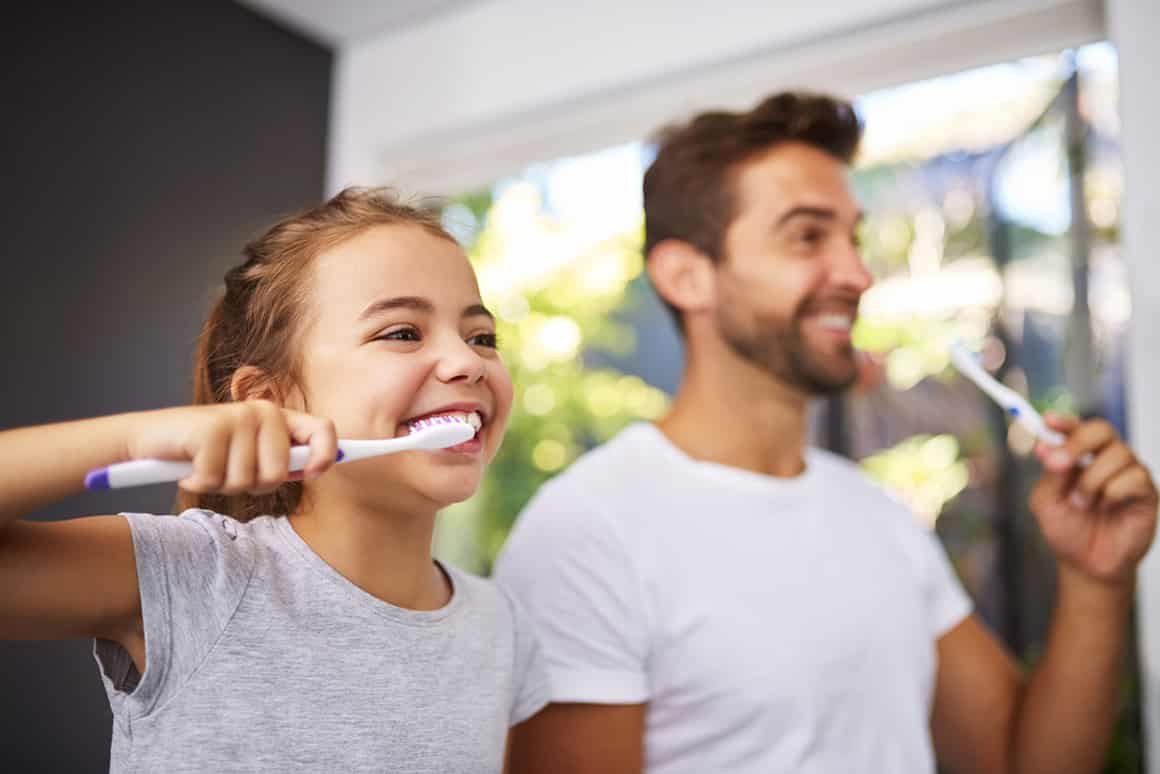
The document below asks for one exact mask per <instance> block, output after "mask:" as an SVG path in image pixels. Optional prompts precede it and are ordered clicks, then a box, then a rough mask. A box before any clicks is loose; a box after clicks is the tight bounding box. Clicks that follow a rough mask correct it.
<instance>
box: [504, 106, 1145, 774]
mask: <svg viewBox="0 0 1160 774" xmlns="http://www.w3.org/2000/svg"><path fill="white" fill-rule="evenodd" d="M860 135H861V126H860V122H859V120H858V118H857V117H856V115H855V113H854V111H853V110H852V108H851V107H850V105H849V104H847V103H845V102H841V101H837V100H834V99H830V98H827V97H822V96H814V95H806V94H781V95H777V96H774V97H771V98H769V99H767V100H766V101H764V102H762V103H761V104H760V105H758V106H757V107H756V108H754V109H753V110H752V111H750V112H748V113H741V114H732V113H709V114H705V115H701V116H699V117H697V118H695V119H694V120H693V121H692V122H691V123H689V124H687V125H685V126H683V127H679V128H677V129H675V130H671V131H670V132H669V133H668V134H667V135H666V136H664V137H663V139H662V141H661V143H660V147H659V151H658V154H657V157H656V160H655V161H654V163H653V164H652V166H651V167H650V169H649V170H648V173H647V174H646V175H645V181H644V199H645V221H646V242H645V246H646V250H647V265H648V272H649V276H650V278H651V280H652V282H653V284H654V286H655V288H656V290H657V292H658V293H659V294H660V296H661V298H662V299H663V300H664V301H665V302H666V303H667V304H668V306H669V307H670V308H671V310H672V311H673V313H674V315H675V316H676V319H677V321H678V324H679V326H680V328H681V330H682V332H683V334H684V337H685V341H686V344H687V348H686V351H687V356H686V357H687V360H686V363H685V370H684V374H683V379H682V383H681V387H680V389H679V391H678V393H677V396H676V399H675V401H674V404H673V407H672V411H671V413H670V414H669V415H668V416H666V417H665V418H664V419H663V420H661V421H660V422H658V423H657V424H656V425H655V426H654V425H650V424H638V425H635V426H633V427H631V428H629V429H628V430H626V431H625V432H624V433H622V434H621V435H620V436H618V437H617V438H616V439H614V440H613V441H612V442H610V443H609V444H607V445H605V446H604V447H601V448H599V449H596V450H594V451H593V452H591V453H589V454H587V455H585V457H584V458H582V459H581V460H579V461H578V462H577V463H576V464H575V465H574V466H573V467H572V468H571V469H570V470H569V471H567V472H565V473H564V474H562V475H560V476H558V477H557V478H556V479H554V480H553V481H551V482H549V483H548V484H547V485H546V486H545V487H544V488H543V489H542V491H541V492H540V493H539V494H538V495H537V496H536V498H535V499H534V500H533V501H532V502H531V503H530V504H529V506H528V508H527V509H526V510H525V512H524V513H523V514H522V515H521V517H520V520H519V521H518V522H517V524H516V527H515V530H514V532H513V534H512V536H511V538H510V540H509V543H508V545H507V546H506V548H505V550H504V552H503V554H502V555H501V557H500V560H499V563H498V567H497V575H498V577H499V579H500V581H501V582H503V583H506V584H507V585H508V586H509V588H511V589H513V590H514V591H515V592H516V593H517V595H518V596H519V597H520V599H521V601H522V603H523V604H524V606H526V607H527V608H528V610H529V611H530V612H531V613H532V615H533V617H534V618H535V619H536V621H537V624H538V628H539V632H540V636H541V639H542V643H543V647H544V649H545V651H546V655H547V661H548V664H549V666H550V669H551V671H552V683H553V704H551V705H549V707H548V708H547V709H546V710H545V711H544V712H542V713H540V715H539V716H538V717H537V718H535V719H533V720H532V721H530V722H529V723H527V724H525V726H524V727H523V728H522V729H521V730H520V732H519V733H518V734H517V735H516V737H515V739H514V741H513V749H512V755H513V759H512V764H513V770H514V771H516V772H553V773H555V774H578V773H580V772H584V773H585V774H597V773H599V774H620V773H622V772H624V773H627V772H633V773H634V774H636V773H638V772H642V771H647V772H649V774H673V773H674V772H697V773H698V774H715V773H717V772H745V773H747V774H748V773H750V772H751V773H752V774H771V773H772V772H834V773H835V774H850V773H851V772H874V773H875V774H896V773H899V772H930V771H934V769H935V766H936V759H937V761H938V762H939V763H940V764H941V765H943V766H945V767H947V768H948V769H949V770H950V771H953V772H987V774H993V773H994V772H1016V771H1017V772H1036V773H1037V774H1044V773H1046V772H1050V773H1051V774H1064V773H1066V772H1081V771H1083V772H1091V771H1098V770H1100V769H1101V767H1102V760H1103V756H1104V754H1105V750H1106V747H1107V743H1108V739H1109V736H1110V733H1111V728H1112V726H1113V723H1114V719H1115V715H1116V697H1117V691H1116V686H1117V680H1118V676H1119V670H1120V665H1121V658H1122V655H1123V651H1124V639H1125V629H1126V624H1127V621H1128V616H1129V611H1130V606H1131V601H1132V595H1133V588H1134V577H1135V569H1136V565H1137V564H1138V563H1139V561H1140V559H1141V558H1142V557H1143V555H1144V554H1145V552H1146V551H1147V549H1148V546H1149V545H1150V543H1151V541H1152V536H1153V533H1154V531H1155V523H1156V510H1157V493H1156V488H1155V486H1154V485H1153V483H1152V480H1151V477H1150V476H1149V474H1148V472H1147V471H1146V470H1145V469H1144V468H1143V467H1142V466H1141V465H1140V463H1139V462H1138V461H1137V460H1136V458H1135V457H1134V456H1133V454H1132V452H1131V451H1130V450H1129V449H1128V448H1127V447H1126V446H1125V445H1124V443H1123V442H1122V441H1121V440H1120V439H1119V438H1118V437H1117V435H1116V433H1115V431H1114V430H1113V429H1112V428H1111V427H1110V426H1109V425H1108V424H1106V423H1104V422H1101V421H1091V422H1084V423H1082V424H1081V423H1078V422H1076V421H1075V420H1072V419H1066V418H1062V417H1052V418H1051V419H1050V423H1051V424H1052V426H1053V427H1054V428H1056V429H1057V430H1059V431H1061V432H1063V433H1064V434H1065V435H1066V436H1067V442H1066V445H1065V446H1063V447H1061V448H1058V449H1049V448H1047V447H1044V446H1042V445H1041V446H1040V448H1039V449H1038V450H1037V453H1038V455H1039V458H1040V460H1041V462H1042V463H1043V465H1044V469H1045V472H1044V475H1043V476H1042V478H1041V479H1040V481H1039V482H1038V484H1037V486H1036V488H1035V490H1034V492H1033V494H1032V496H1031V507H1032V510H1033V511H1034V512H1035V515H1036V517H1037V519H1038V521H1039V524H1040V526H1041V528H1042V531H1043V533H1044V536H1045V538H1046V540H1047V543H1048V545H1049V546H1050V547H1051V549H1052V551H1053V552H1054V554H1055V556H1056V557H1057V559H1058V579H1059V583H1058V598H1057V602H1056V609H1055V615H1054V621H1053V623H1052V627H1051V632H1050V635H1049V638H1048V643H1047V646H1046V650H1045V652H1044V653H1043V654H1042V657H1041V658H1040V659H1039V662H1038V666H1037V668H1036V669H1035V670H1034V672H1033V673H1032V674H1031V675H1030V676H1028V677H1027V678H1024V677H1023V676H1022V675H1021V672H1020V669H1019V668H1018V667H1017V666H1016V664H1015V663H1014V662H1013V661H1012V659H1011V657H1010V656H1009V655H1008V654H1007V653H1006V652H1005V651H1004V650H1003V648H1002V647H1001V646H1000V645H999V644H998V642H997V641H996V640H995V639H994V638H993V637H992V636H991V635H990V634H989V633H988V632H987V631H986V630H985V629H984V627H983V626H982V625H981V623H980V622H979V621H978V619H977V618H976V617H975V616H974V615H972V614H971V605H970V602H969V600H968V598H967V596H966V594H965V593H964V592H963V590H962V589H961V587H960V585H959V584H958V582H957V580H956V579H955V577H954V573H953V571H952V569H951V567H950V565H949V562H948V561H947V559H946V557H945V555H944V553H943V552H942V549H941V548H940V547H939V546H938V543H937V541H936V540H935V539H934V537H932V536H931V534H930V533H929V532H927V531H926V530H924V529H922V528H921V527H919V526H918V525H916V523H915V520H914V519H913V517H912V516H911V515H910V514H909V513H907V512H906V511H905V510H904V509H903V508H902V507H901V506H899V505H897V504H896V503H895V502H894V501H893V500H891V499H889V498H888V497H886V496H885V495H884V494H882V493H881V492H880V491H879V490H878V489H877V488H876V487H875V486H874V485H872V484H871V483H869V482H868V481H867V480H866V479H864V478H863V477H862V476H861V475H860V474H859V473H858V471H857V468H856V467H854V466H853V465H852V464H851V463H849V462H847V461H845V460H842V459H840V458H838V457H835V456H832V455H829V454H826V453H824V452H822V451H819V450H814V449H810V448H807V447H806V444H805V439H806V433H807V427H806V422H807V420H806V408H807V403H808V401H809V400H810V399H811V398H813V397H815V396H819V395H825V394H830V393H834V392H836V391H838V390H841V389H843V388H844V387H846V386H848V385H849V384H850V383H851V381H852V380H853V379H854V378H855V372H856V362H855V354H854V351H853V350H852V348H851V345H850V326H851V323H852V322H853V321H854V317H855V314H856V312H857V308H858V301H859V297H860V296H861V295H862V293H863V292H864V291H865V290H866V289H867V287H869V285H870V283H871V277H870V275H869V273H868V272H867V270H866V267H865V266H864V265H863V262H862V259H861V256H860V254H859V250H858V246H857V242H856V238H855V232H856V230H857V226H858V223H859V220H860V219H861V217H862V214H861V212H860V210H859V207H858V204H857V203H856V202H855V200H854V197H853V196H852V194H851V191H850V186H849V181H848V164H849V162H850V159H851V158H852V156H853V155H854V152H855V150H856V148H857V145H858V141H859V138H860ZM1087 454H1091V455H1092V456H1093V457H1094V459H1092V460H1091V461H1090V463H1079V462H1077V461H1079V460H1081V458H1083V457H1084V456H1085V455H1087Z"/></svg>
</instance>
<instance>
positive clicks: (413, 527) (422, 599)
mask: <svg viewBox="0 0 1160 774" xmlns="http://www.w3.org/2000/svg"><path fill="white" fill-rule="evenodd" d="M290 524H291V526H293V527H294V531H295V532H297V533H298V536H299V537H301V538H302V540H303V542H305V543H306V544H307V545H308V546H310V548H311V550H313V551H314V553H316V554H318V556H319V557H321V558H322V560H323V561H324V562H326V563H327V564H329V565H330V566H331V567H333V568H334V569H335V570H336V571H337V572H338V573H339V574H341V575H342V576H343V577H345V578H346V579H347V580H349V581H350V582H351V583H353V584H355V585H356V586H358V587H359V588H361V589H362V590H363V591H365V592H367V593H368V594H371V595H372V596H375V597H377V598H379V599H381V600H383V601H384V602H388V603H390V604H392V605H395V606H396V607H402V608H407V609H410V610H437V609H439V608H441V607H443V606H444V605H446V604H447V603H448V602H449V601H450V600H451V585H450V583H449V581H448V579H447V578H446V576H444V574H443V571H442V570H440V569H439V567H438V566H437V565H436V564H435V561H434V559H433V558H432V556H431V541H432V538H433V536H434V531H435V511H434V510H432V511H431V512H430V513H423V514H412V513H407V514H402V513H384V512H383V511H382V510H378V509H375V510H372V509H369V508H367V507H365V506H361V507H360V505H359V504H356V503H351V502H346V503H333V502H320V501H319V500H318V499H316V500H314V501H313V502H308V501H306V500H304V501H303V505H302V506H300V507H299V508H298V510H297V511H296V512H295V513H293V514H292V515H291V516H290Z"/></svg>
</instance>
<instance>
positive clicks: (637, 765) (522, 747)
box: [508, 704, 647, 774]
mask: <svg viewBox="0 0 1160 774" xmlns="http://www.w3.org/2000/svg"><path fill="white" fill-rule="evenodd" d="M646 706H647V705H645V704H549V705H548V706H547V707H545V708H544V709H543V710H542V711H540V712H539V713H538V714H537V715H535V716H534V717H532V718H530V719H528V720H526V721H524V722H523V723H521V724H519V725H518V726H516V727H515V728H513V729H512V733H511V737H510V740H511V741H510V747H509V756H508V772H509V774H547V773H548V772H551V774H641V772H642V771H643V770H644V713H645V707H646Z"/></svg>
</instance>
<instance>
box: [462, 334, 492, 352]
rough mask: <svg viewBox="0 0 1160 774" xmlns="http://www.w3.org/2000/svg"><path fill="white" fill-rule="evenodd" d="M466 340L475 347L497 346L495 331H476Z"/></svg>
mask: <svg viewBox="0 0 1160 774" xmlns="http://www.w3.org/2000/svg"><path fill="white" fill-rule="evenodd" d="M467 341H468V343H469V344H471V345H472V346H476V347H488V348H490V349H496V348H497V347H498V346H499V336H498V335H497V334H495V333H477V334H475V335H474V336H472V337H471V338H470V339H468V340H467Z"/></svg>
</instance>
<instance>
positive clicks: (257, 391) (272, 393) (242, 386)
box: [230, 365, 282, 406]
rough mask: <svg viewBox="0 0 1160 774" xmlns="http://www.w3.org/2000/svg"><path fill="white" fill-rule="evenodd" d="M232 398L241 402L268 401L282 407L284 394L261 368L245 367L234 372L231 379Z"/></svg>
mask: <svg viewBox="0 0 1160 774" xmlns="http://www.w3.org/2000/svg"><path fill="white" fill-rule="evenodd" d="M230 397H231V398H233V399H234V400H236V401H241V400H268V401H270V402H272V403H277V404H278V405H279V406H281V405H282V392H281V390H279V389H278V384H277V382H275V381H274V379H272V378H271V377H270V375H269V374H267V373H266V372H265V371H263V370H262V369H261V368H258V367H257V366H252V365H244V366H242V367H241V368H239V369H238V370H236V371H234V375H233V377H232V378H231V379H230Z"/></svg>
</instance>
